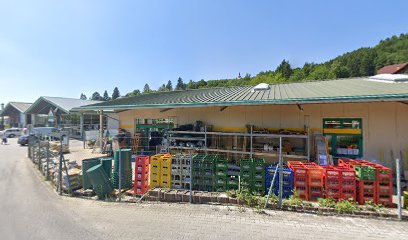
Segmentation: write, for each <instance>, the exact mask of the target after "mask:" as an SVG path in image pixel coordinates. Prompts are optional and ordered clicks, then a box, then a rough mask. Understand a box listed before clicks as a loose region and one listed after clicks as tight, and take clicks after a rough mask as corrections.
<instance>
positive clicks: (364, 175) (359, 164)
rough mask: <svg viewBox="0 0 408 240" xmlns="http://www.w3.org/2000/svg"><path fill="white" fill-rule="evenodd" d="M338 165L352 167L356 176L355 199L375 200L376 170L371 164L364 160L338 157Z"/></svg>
mask: <svg viewBox="0 0 408 240" xmlns="http://www.w3.org/2000/svg"><path fill="white" fill-rule="evenodd" d="M339 166H341V167H347V168H349V169H353V170H354V171H355V173H356V178H357V201H358V202H359V204H365V203H366V202H367V201H370V202H373V203H376V202H377V198H376V197H377V182H376V174H375V173H376V171H375V168H374V167H372V164H371V163H370V162H368V161H365V160H353V159H339Z"/></svg>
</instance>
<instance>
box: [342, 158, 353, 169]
mask: <svg viewBox="0 0 408 240" xmlns="http://www.w3.org/2000/svg"><path fill="white" fill-rule="evenodd" d="M355 162H356V161H355V160H354V159H350V158H339V160H338V165H339V167H349V166H350V164H351V163H355Z"/></svg>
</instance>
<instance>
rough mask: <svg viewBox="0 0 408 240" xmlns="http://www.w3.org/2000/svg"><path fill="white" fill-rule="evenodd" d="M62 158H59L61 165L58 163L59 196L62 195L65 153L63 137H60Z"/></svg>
mask: <svg viewBox="0 0 408 240" xmlns="http://www.w3.org/2000/svg"><path fill="white" fill-rule="evenodd" d="M60 144H61V146H60V157H59V163H58V188H59V194H60V195H62V161H63V159H64V156H63V155H62V152H63V146H62V136H61V137H60Z"/></svg>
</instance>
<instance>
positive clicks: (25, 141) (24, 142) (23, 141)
mask: <svg viewBox="0 0 408 240" xmlns="http://www.w3.org/2000/svg"><path fill="white" fill-rule="evenodd" d="M28 137H29V135H22V136H21V137H19V138H18V141H17V143H18V144H20V145H21V146H24V145H27V144H28Z"/></svg>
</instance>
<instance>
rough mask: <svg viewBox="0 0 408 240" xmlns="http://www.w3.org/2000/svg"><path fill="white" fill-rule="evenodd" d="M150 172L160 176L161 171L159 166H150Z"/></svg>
mask: <svg viewBox="0 0 408 240" xmlns="http://www.w3.org/2000/svg"><path fill="white" fill-rule="evenodd" d="M150 172H151V173H158V174H160V172H161V169H160V168H159V167H158V166H157V165H150Z"/></svg>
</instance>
